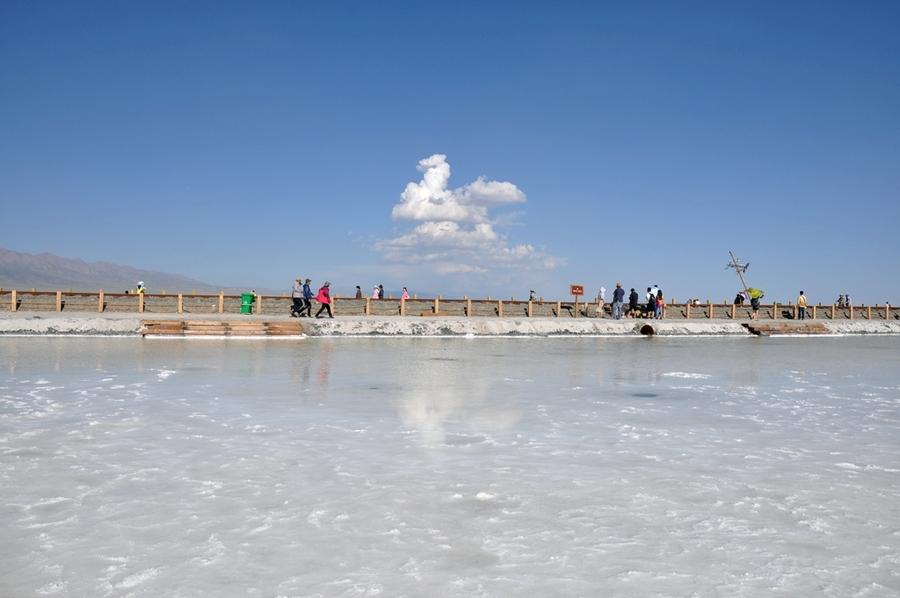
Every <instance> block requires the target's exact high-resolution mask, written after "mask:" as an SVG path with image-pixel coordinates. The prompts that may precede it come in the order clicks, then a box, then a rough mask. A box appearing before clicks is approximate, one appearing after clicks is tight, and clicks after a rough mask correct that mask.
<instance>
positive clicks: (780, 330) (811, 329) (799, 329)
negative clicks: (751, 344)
mask: <svg viewBox="0 0 900 598" xmlns="http://www.w3.org/2000/svg"><path fill="white" fill-rule="evenodd" d="M743 326H744V328H746V329H747V330H749V331H750V332H751V333H753V334H755V335H757V336H772V335H779V334H830V333H831V331H830V330H828V328H826V327H825V324H822V323H821V322H777V323H765V324H763V323H761V322H747V323H744V324H743Z"/></svg>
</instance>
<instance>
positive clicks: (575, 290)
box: [569, 284, 584, 296]
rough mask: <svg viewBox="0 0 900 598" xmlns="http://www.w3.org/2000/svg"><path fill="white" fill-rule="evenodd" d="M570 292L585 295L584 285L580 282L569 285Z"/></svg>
mask: <svg viewBox="0 0 900 598" xmlns="http://www.w3.org/2000/svg"><path fill="white" fill-rule="evenodd" d="M569 293H570V294H572V295H575V296H578V295H584V287H583V286H582V285H580V284H573V285H569Z"/></svg>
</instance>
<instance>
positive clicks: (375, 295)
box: [372, 284, 378, 299]
mask: <svg viewBox="0 0 900 598" xmlns="http://www.w3.org/2000/svg"><path fill="white" fill-rule="evenodd" d="M372 299H378V285H377V284H376V285H374V286H373V287H372Z"/></svg>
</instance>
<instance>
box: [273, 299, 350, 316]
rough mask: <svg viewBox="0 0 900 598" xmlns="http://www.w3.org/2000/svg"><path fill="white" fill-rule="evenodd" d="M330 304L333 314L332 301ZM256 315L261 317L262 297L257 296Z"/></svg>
mask: <svg viewBox="0 0 900 598" xmlns="http://www.w3.org/2000/svg"><path fill="white" fill-rule="evenodd" d="M331 303H332V306H331V309H332V311H331V313H332V314H334V305H333V304H334V301H332V302H331ZM256 315H258V316H259V315H262V295H257V296H256Z"/></svg>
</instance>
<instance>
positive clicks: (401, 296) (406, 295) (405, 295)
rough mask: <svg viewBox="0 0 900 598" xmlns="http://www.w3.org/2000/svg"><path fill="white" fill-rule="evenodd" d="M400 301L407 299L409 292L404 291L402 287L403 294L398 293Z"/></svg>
mask: <svg viewBox="0 0 900 598" xmlns="http://www.w3.org/2000/svg"><path fill="white" fill-rule="evenodd" d="M400 298H401V299H409V291H407V290H406V287H403V292H402V293H400Z"/></svg>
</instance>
